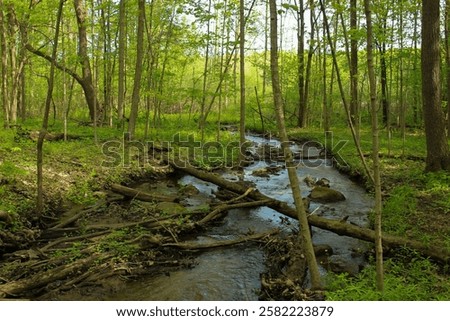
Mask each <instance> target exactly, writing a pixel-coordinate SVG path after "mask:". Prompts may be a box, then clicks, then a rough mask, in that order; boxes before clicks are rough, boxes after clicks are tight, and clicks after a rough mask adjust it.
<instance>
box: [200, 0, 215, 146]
mask: <svg viewBox="0 0 450 321" xmlns="http://www.w3.org/2000/svg"><path fill="white" fill-rule="evenodd" d="M211 7H212V1H211V0H209V2H208V14H211ZM210 28H211V22H210V19H208V23H207V25H206V37H207V39H206V48H205V64H204V66H203V87H202V91H203V95H202V104H201V106H200V121H199V128H200V131H201V140H202V142H203V139H204V135H205V126H206V117H207V114H208V111H207V110H206V89H207V85H208V66H209V46H210V35H209V33H210Z"/></svg>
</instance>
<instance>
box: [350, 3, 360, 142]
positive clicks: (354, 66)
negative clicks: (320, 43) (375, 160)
mask: <svg viewBox="0 0 450 321" xmlns="http://www.w3.org/2000/svg"><path fill="white" fill-rule="evenodd" d="M357 10H358V8H357V0H350V30H351V31H352V34H351V36H350V95H351V98H350V116H351V121H352V122H353V126H355V131H356V137H357V140H358V141H359V102H358V39H357V36H356V31H357V27H358V25H357V23H358V19H357Z"/></svg>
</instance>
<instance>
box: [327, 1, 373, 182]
mask: <svg viewBox="0 0 450 321" xmlns="http://www.w3.org/2000/svg"><path fill="white" fill-rule="evenodd" d="M320 7H321V10H322V16H323V19H324V20H325V21H324V23H325V26H326V30H327V39H328V44H329V46H330V50H331V56H332V58H333V65H334V70H335V73H336V80H337V83H338V86H339V92H340V94H341V99H342V104H343V105H344V109H345V113H346V116H347V121H348V125H349V126H350V131H351V134H352V138H353V142H354V144H355V147H356V150H357V152H358V155H359V158H360V160H361V163H362V165H363V167H364V170H365V172H366V174H367V177H368V178H369V179H370V180H371V181H372V182H373V181H374V179H373V176H372V173H371V172H370V170H369V167H368V166H367V162H366V160H365V158H364V155H363V153H362V150H361V146H360V144H359V141H358V139H357V136H356V130H355V127H354V126H353V123H352V122H351V120H350V118H351V117H350V110H349V107H348V103H347V99H346V98H345V91H344V86H343V84H342V78H341V73H340V70H339V65H338V61H337V57H336V50H335V46H334V45H333V41H332V39H331V33H330V27H329V26H330V25H329V23H328V19H327V15H326V12H325V6H324V4H323V0H320Z"/></svg>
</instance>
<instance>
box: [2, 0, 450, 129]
mask: <svg viewBox="0 0 450 321" xmlns="http://www.w3.org/2000/svg"><path fill="white" fill-rule="evenodd" d="M375 2H376V3H374V6H373V24H374V43H375V48H374V49H375V51H374V52H375V68H376V74H377V81H378V83H379V87H378V88H379V90H378V95H379V104H380V109H381V110H382V113H381V114H382V123H383V125H384V127H385V128H386V129H387V131H388V132H389V131H392V130H394V131H398V132H399V133H400V134H401V135H404V131H405V130H406V128H410V127H422V126H423V113H422V95H421V66H420V61H421V50H420V49H421V48H420V46H421V35H420V32H421V1H416V0H414V1H375ZM58 4H59V1H35V0H31V1H22V2H20V3H18V2H17V1H1V2H0V6H1V9H2V10H1V12H0V35H1V53H2V69H1V70H2V76H3V77H2V79H3V81H2V86H1V96H2V102H3V123H4V126H5V127H7V126H10V125H14V124H16V123H18V122H20V121H23V120H25V119H27V118H34V117H37V116H41V115H42V114H43V110H44V102H45V97H46V93H47V82H48V77H49V76H48V75H49V69H50V63H49V62H50V61H52V57H51V47H52V42H53V40H52V39H53V37H54V33H55V19H56V17H57V14H56V12H57V8H58ZM321 4H323V5H321ZM442 9H443V12H444V13H445V14H442V15H441V16H442V19H441V30H442V31H443V32H442V33H441V36H442V37H441V48H442V50H441V60H442V64H441V66H442V81H441V86H442V111H443V112H447V113H448V111H447V96H448V85H447V84H448V83H450V80H449V81H447V80H448V78H449V77H448V73H449V69H450V68H448V66H449V64H448V61H449V60H450V59H449V56H450V54H449V50H448V48H449V45H448V32H447V29H448V28H447V26H448V20H449V18H448V13H447V9H448V6H447V5H446V4H444V3H442ZM324 13H325V14H326V17H327V19H326V20H327V21H325V19H323V17H324ZM278 14H279V19H280V31H279V43H280V45H279V48H280V69H281V70H280V75H281V79H280V81H281V88H282V92H283V103H284V107H285V112H286V115H287V119H288V120H289V122H290V123H291V125H298V126H300V127H308V126H315V127H317V126H322V127H324V128H325V130H330V129H332V128H333V127H335V126H337V127H338V126H346V122H347V120H346V113H345V109H344V108H343V107H345V106H343V105H344V104H345V102H343V97H344V98H345V99H346V100H347V101H348V105H349V107H350V112H351V116H352V119H353V122H354V124H355V125H356V126H357V127H358V126H359V125H360V124H362V125H366V124H369V123H370V110H369V109H370V108H369V90H368V77H367V63H366V50H365V43H366V29H365V19H364V8H363V5H362V3H358V2H357V1H343V0H340V1H339V0H337V1H336V0H335V1H323V3H322V2H316V1H305V2H298V1H286V2H283V3H282V4H281V5H280V6H279V11H278ZM245 18H246V22H245V87H246V89H247V90H246V112H247V114H248V118H247V119H248V122H249V123H251V126H260V124H261V119H262V120H263V121H264V120H265V121H266V126H270V124H271V119H273V113H274V111H273V107H272V101H271V98H270V97H271V96H270V95H271V87H270V64H269V56H268V51H269V50H270V48H268V38H269V33H268V32H269V31H268V20H269V18H268V8H267V4H266V3H265V2H264V1H245ZM139 21H141V22H142V26H143V28H141V29H142V30H139ZM239 21H240V20H239V3H238V1H233V0H228V1H213V0H210V1H179V0H177V1H164V2H162V1H154V0H152V1H125V0H122V1H107V0H98V1H97V0H95V1H94V0H92V1H89V0H88V1H84V0H79V1H67V2H65V3H64V7H63V15H62V24H61V32H60V36H59V44H58V45H59V48H58V53H57V57H56V59H55V61H53V62H54V64H55V66H56V68H57V70H56V73H55V82H54V84H55V86H54V91H53V97H52V110H53V117H54V118H55V119H60V120H63V119H77V120H80V121H81V120H90V121H91V122H93V121H94V119H95V120H96V122H98V124H97V125H98V126H124V128H126V126H128V124H123V120H124V119H126V120H130V126H132V128H128V130H129V131H131V132H134V127H135V126H136V125H135V120H134V119H130V115H131V118H133V113H132V112H131V110H133V109H136V110H137V111H138V113H137V114H136V116H134V117H137V118H139V119H140V125H138V128H137V130H138V132H139V135H140V136H142V137H148V136H149V131H150V128H158V127H159V126H161V124H162V121H163V120H164V117H165V116H164V115H167V114H182V113H183V114H186V115H188V116H189V117H188V118H189V119H190V120H191V121H197V122H199V123H201V125H204V124H206V123H207V122H214V123H216V122H227V121H233V120H234V119H235V117H233V115H235V111H236V110H238V108H239V90H240V83H239V77H240V71H239V50H238V49H239V39H240V29H239V26H240V22H239ZM327 29H328V30H329V34H327V32H326V31H327ZM444 31H445V32H444ZM139 51H141V54H139V53H138V52H139ZM333 55H335V56H336V60H337V65H335V64H333V59H332V58H333V57H332V56H333ZM338 74H340V79H341V81H342V88H343V91H344V92H343V93H342V92H341V91H340V90H339V86H338V83H337V80H338V79H337V75H338ZM258 106H259V108H260V111H261V114H262V115H260V112H259V109H258ZM261 116H262V117H261ZM447 118H448V117H447ZM255 124H257V125H255ZM272 125H273V123H272ZM447 126H448V121H447Z"/></svg>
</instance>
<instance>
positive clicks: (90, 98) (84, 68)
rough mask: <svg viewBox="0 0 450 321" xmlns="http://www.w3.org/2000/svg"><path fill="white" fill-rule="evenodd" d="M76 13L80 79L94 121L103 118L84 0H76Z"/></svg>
mask: <svg viewBox="0 0 450 321" xmlns="http://www.w3.org/2000/svg"><path fill="white" fill-rule="evenodd" d="M73 3H74V7H75V14H76V17H77V25H78V56H79V59H80V64H81V72H82V77H81V82H80V81H79V83H80V85H81V87H82V88H83V92H84V95H85V98H86V103H87V105H88V107H89V116H90V118H91V120H92V121H96V119H95V117H96V115H97V118H99V119H102V118H103V115H102V112H101V108H100V104H99V103H98V100H97V95H96V92H95V86H94V82H93V78H92V72H91V65H90V61H89V53H88V39H87V29H86V16H87V12H86V7H85V4H84V0H74V1H73ZM53 61H55V60H53Z"/></svg>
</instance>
